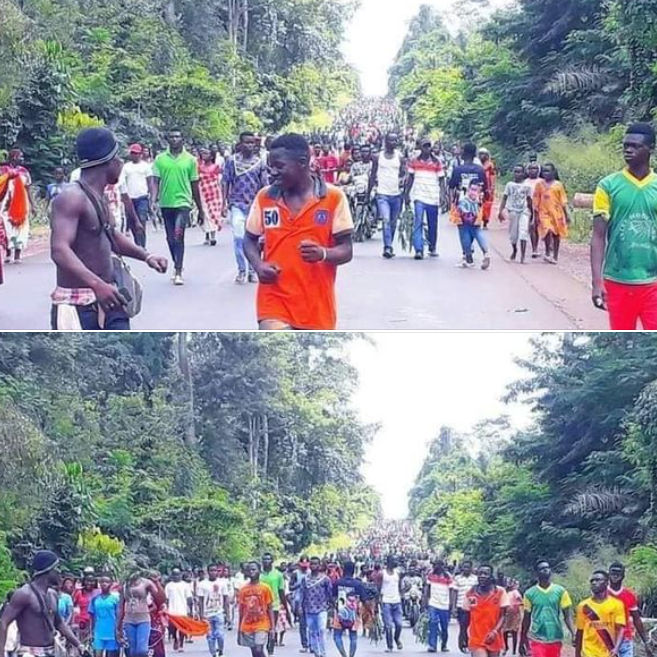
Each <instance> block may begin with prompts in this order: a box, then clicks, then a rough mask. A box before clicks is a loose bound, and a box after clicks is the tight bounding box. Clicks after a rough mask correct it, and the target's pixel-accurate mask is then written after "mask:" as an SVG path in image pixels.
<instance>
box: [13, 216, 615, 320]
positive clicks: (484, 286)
mask: <svg viewBox="0 0 657 657" xmlns="http://www.w3.org/2000/svg"><path fill="white" fill-rule="evenodd" d="M441 221H442V225H441V235H440V239H439V250H440V257H439V258H436V259H425V260H423V261H415V260H413V259H412V257H411V256H410V255H409V254H408V253H404V252H402V250H401V247H400V246H399V245H398V244H397V245H396V251H397V254H398V255H397V257H396V258H395V259H393V260H384V259H383V258H382V257H381V251H382V244H381V233H380V232H379V233H378V234H377V236H376V237H375V238H374V239H373V240H372V241H370V242H368V243H366V244H356V245H355V255H354V260H353V261H352V262H351V263H350V264H348V265H346V266H344V267H341V268H340V271H339V272H338V285H337V292H338V328H339V329H345V330H441V329H443V330H448V329H451V330H482V329H488V330H509V329H518V330H567V329H586V330H595V329H605V328H608V326H607V318H606V316H605V314H604V313H601V312H600V311H597V310H596V309H595V308H593V306H592V304H591V302H590V293H589V290H588V289H587V288H586V286H584V285H583V284H582V283H580V282H579V281H577V280H575V279H574V278H573V277H572V276H571V275H570V274H568V273H567V272H565V271H563V270H562V269H560V268H559V267H555V266H553V265H548V264H544V263H543V262H542V261H530V262H529V263H528V264H526V265H520V264H515V263H509V262H507V261H505V258H506V257H508V250H509V249H508V245H507V240H506V235H505V234H504V232H503V231H501V230H499V229H497V230H491V231H489V233H488V234H489V237H490V238H491V241H492V244H493V250H492V255H493V261H492V265H491V268H490V270H489V271H481V270H480V269H478V268H477V269H468V270H464V269H462V268H460V267H458V264H459V262H460V259H461V253H460V246H459V240H458V234H457V231H456V228H455V227H454V226H451V225H449V224H448V222H447V218H446V217H443V218H442V220H441ZM148 240H149V243H148V247H149V249H150V250H151V251H152V252H154V253H158V254H166V255H168V250H167V246H166V242H165V239H164V235H163V233H162V232H161V231H160V232H157V233H153V232H150V233H149V235H148ZM186 242H187V250H186V254H185V285H184V286H183V287H173V286H172V284H171V279H170V276H169V275H166V276H160V275H158V274H156V273H155V272H153V271H151V270H149V269H148V268H147V267H146V266H145V265H143V264H142V263H136V264H135V266H134V271H135V272H136V273H137V275H138V276H139V277H140V278H141V280H142V282H143V284H144V307H143V311H142V313H141V315H140V316H139V317H137V318H136V319H135V320H134V321H133V328H134V329H137V330H250V329H254V328H256V321H255V301H254V299H255V288H256V286H255V285H253V284H250V285H244V286H240V285H236V284H235V283H234V282H233V279H234V277H235V265H234V258H233V251H232V237H231V233H230V229H226V230H224V231H222V233H221V234H220V237H219V244H218V245H217V246H216V247H209V246H204V245H203V244H202V242H203V233H202V231H201V230H200V229H199V228H192V229H190V230H189V231H188V232H187V237H186ZM5 273H6V283H5V285H3V286H0V330H21V329H25V330H39V329H41V330H42V329H48V328H49V304H50V302H49V295H50V292H51V291H52V289H53V287H54V282H55V270H54V266H53V264H52V263H51V262H50V257H49V254H48V253H41V254H38V255H35V256H32V257H29V258H26V260H25V262H23V263H22V264H21V265H17V266H16V265H8V266H6V267H5Z"/></svg>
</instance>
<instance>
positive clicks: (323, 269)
mask: <svg viewBox="0 0 657 657" xmlns="http://www.w3.org/2000/svg"><path fill="white" fill-rule="evenodd" d="M271 166H272V173H273V176H274V184H273V185H271V186H270V187H267V188H266V189H264V190H262V191H261V192H260V193H259V194H258V196H257V197H256V200H255V202H254V204H253V208H252V210H251V214H250V215H249V218H248V221H247V226H246V243H245V252H246V256H247V258H248V259H249V261H250V263H251V265H252V266H253V268H254V269H255V271H256V273H257V274H258V278H259V280H260V284H259V286H258V296H257V316H258V323H259V326H260V328H261V329H263V330H284V329H290V328H294V329H315V330H333V329H335V326H336V322H337V316H336V315H337V312H336V301H335V277H336V273H337V267H338V266H339V265H343V264H346V263H347V262H350V261H351V259H352V257H353V245H352V234H353V219H352V216H351V212H350V211H349V203H348V201H347V198H346V197H345V195H344V193H343V192H342V191H341V190H340V189H338V188H337V187H333V186H332V185H327V184H326V183H324V181H322V180H320V179H318V178H315V177H313V176H312V175H311V173H310V168H309V165H308V142H307V141H306V140H305V138H304V137H302V136H301V135H295V134H289V135H284V136H283V137H279V138H278V139H276V140H275V141H274V143H273V144H272V151H271ZM261 237H263V238H264V256H261V253H260V247H259V240H260V238H261Z"/></svg>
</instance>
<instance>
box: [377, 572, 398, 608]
mask: <svg viewBox="0 0 657 657" xmlns="http://www.w3.org/2000/svg"><path fill="white" fill-rule="evenodd" d="M381 602H382V603H383V602H385V603H387V604H395V603H400V602H401V595H400V594H399V573H398V572H397V570H395V571H394V572H393V573H392V575H391V574H390V573H389V572H388V571H387V570H384V571H383V581H382V582H381Z"/></svg>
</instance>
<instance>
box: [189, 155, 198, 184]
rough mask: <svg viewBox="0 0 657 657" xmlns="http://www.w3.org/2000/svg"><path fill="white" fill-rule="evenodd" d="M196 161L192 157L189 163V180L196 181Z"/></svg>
mask: <svg viewBox="0 0 657 657" xmlns="http://www.w3.org/2000/svg"><path fill="white" fill-rule="evenodd" d="M198 179H199V175H198V162H197V161H196V158H194V159H193V160H192V161H191V162H190V164H189V182H198Z"/></svg>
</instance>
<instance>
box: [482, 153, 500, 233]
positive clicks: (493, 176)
mask: <svg viewBox="0 0 657 657" xmlns="http://www.w3.org/2000/svg"><path fill="white" fill-rule="evenodd" d="M484 173H485V174H486V183H487V185H488V198H487V199H485V200H484V208H483V210H484V216H483V221H484V224H487V223H488V222H489V221H490V217H491V214H492V213H493V203H495V184H496V182H497V172H496V171H495V164H494V163H493V161H492V160H488V162H486V164H484Z"/></svg>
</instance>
